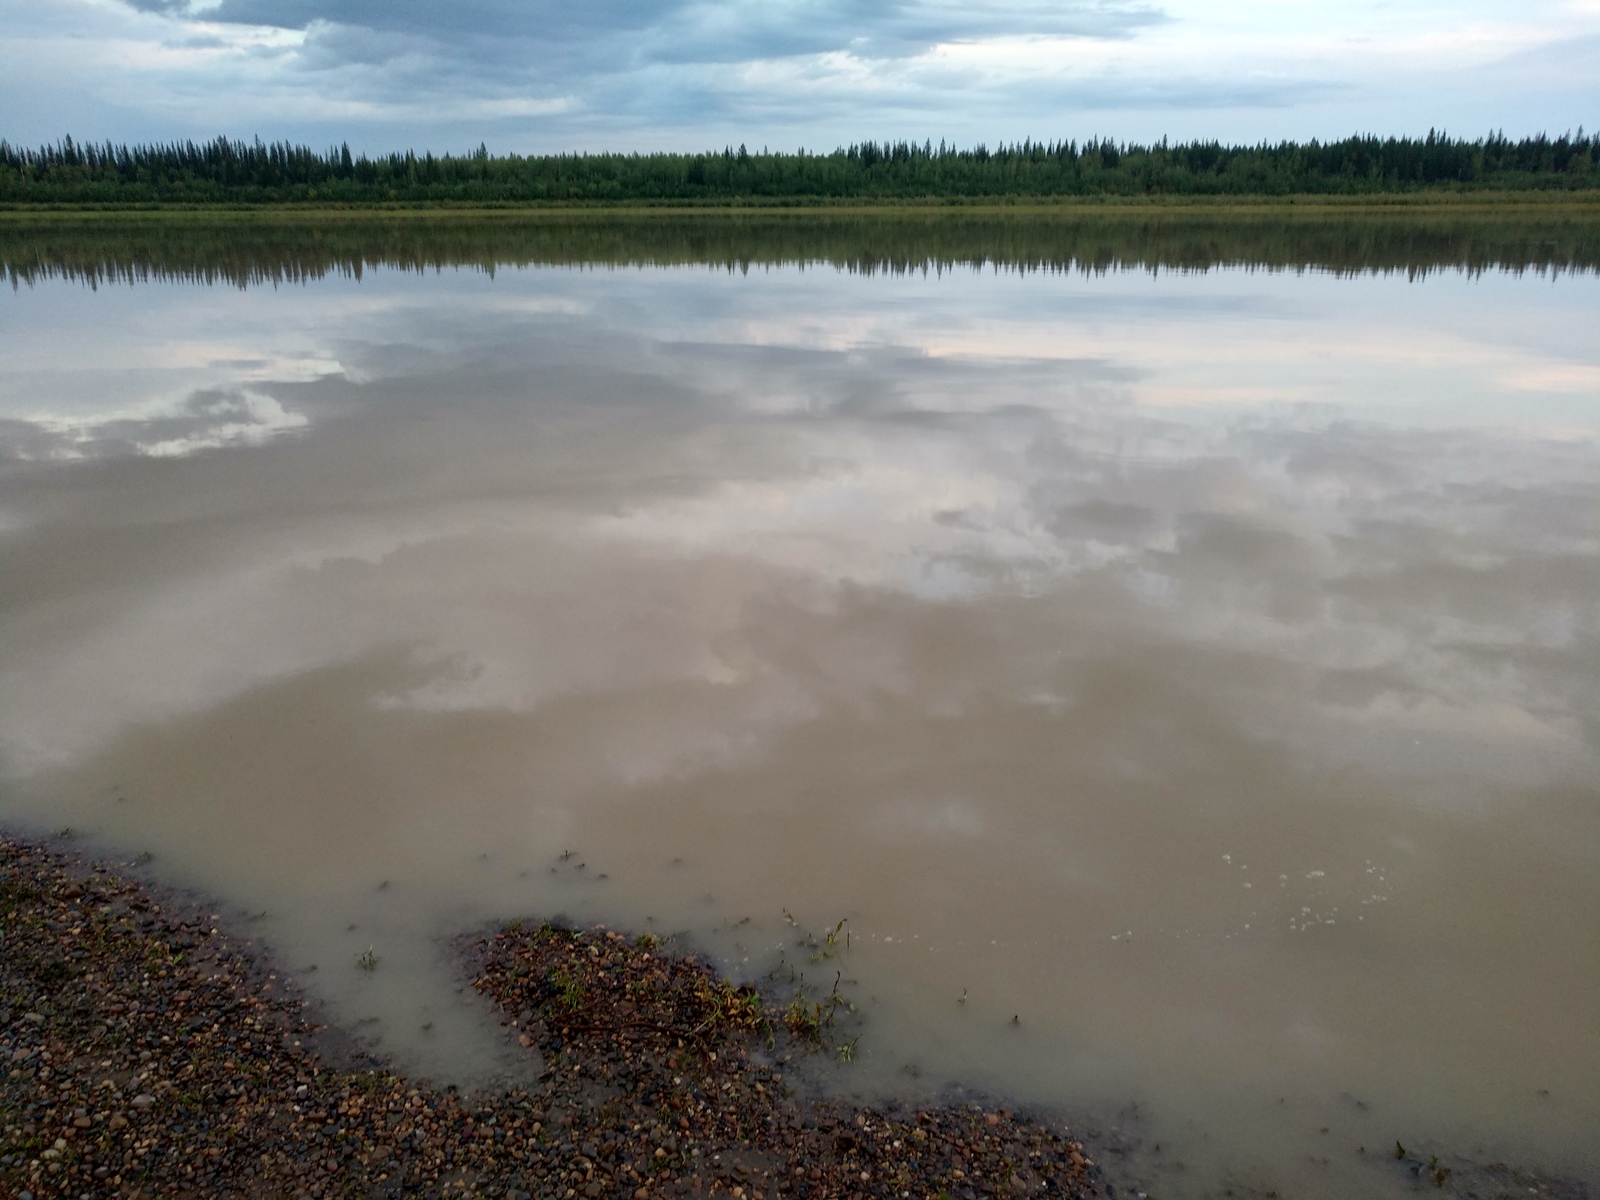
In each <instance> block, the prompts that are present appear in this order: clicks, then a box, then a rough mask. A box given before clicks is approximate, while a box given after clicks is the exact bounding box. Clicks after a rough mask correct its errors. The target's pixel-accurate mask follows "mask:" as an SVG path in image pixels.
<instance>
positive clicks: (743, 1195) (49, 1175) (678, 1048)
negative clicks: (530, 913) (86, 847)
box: [0, 837, 1100, 1200]
mask: <svg viewBox="0 0 1600 1200" xmlns="http://www.w3.org/2000/svg"><path fill="white" fill-rule="evenodd" d="M470 949H471V954H470V958H471V960H472V963H473V966H474V968H475V970H476V976H475V978H474V981H473V982H474V986H476V987H477V988H478V989H479V991H481V992H483V993H484V994H485V995H487V996H489V997H491V998H492V999H493V1000H494V1001H495V1002H496V1003H497V1004H498V1005H499V1006H500V1009H501V1012H502V1017H503V1019H504V1020H505V1021H506V1022H507V1024H509V1025H512V1026H514V1028H515V1032H516V1036H517V1038H518V1041H519V1042H520V1043H521V1044H522V1045H523V1046H524V1047H526V1048H527V1049H528V1051H529V1053H530V1055H532V1054H533V1053H534V1052H535V1051H537V1052H538V1053H539V1055H540V1056H541V1058H542V1062H543V1064H544V1071H543V1074H542V1075H541V1076H540V1077H539V1081H538V1083H537V1084H536V1085H535V1086H533V1087H529V1088H511V1089H507V1090H503V1091H499V1092H496V1093H494V1094H492V1095H487V1094H480V1095H472V1096H467V1095H462V1094H458V1093H456V1092H455V1091H454V1090H451V1089H445V1090H435V1089H432V1088H430V1087H429V1086H428V1085H426V1084H425V1083H422V1082H420V1081H411V1080H407V1079H405V1078H403V1077H402V1076H400V1075H399V1074H397V1073H395V1072H393V1071H391V1070H388V1069H386V1068H384V1067H382V1066H381V1065H378V1064H368V1065H364V1064H362V1063H360V1062H353V1061H352V1056H351V1055H349V1054H347V1053H346V1054H340V1053H332V1052H330V1051H329V1050H328V1047H329V1046H331V1045H333V1044H334V1041H335V1039H334V1038H333V1037H332V1036H331V1035H330V1033H329V1031H328V1030H327V1029H326V1028H325V1027H324V1026H321V1025H319V1024H318V1023H317V1022H316V1020H315V1018H314V1014H313V1013H312V1012H311V1011H310V1010H309V1009H308V1007H307V1005H306V1002H305V1001H304V999H303V998H301V997H300V996H299V995H298V994H297V993H296V992H295V991H294V990H293V989H292V988H291V987H290V986H289V984H288V983H287V982H286V980H284V979H280V978H279V977H278V975H277V973H275V972H274V971H273V970H272V969H271V965H270V963H265V962H262V961H260V960H259V958H258V957H257V956H256V955H254V954H253V953H251V952H250V951H249V950H248V949H247V948H245V947H243V946H241V945H239V944H238V943H237V942H235V940H234V939H233V938H231V937H230V935H229V934H228V932H227V931H226V930H224V929H222V928H221V927H220V926H219V924H218V923H217V922H216V920H215V919H214V917H213V916H212V915H211V914H208V913H206V912H205V911H204V910H203V909H201V908H196V907H194V906H193V905H192V904H189V903H186V902H181V901H180V902H174V901H172V900H170V899H165V898H161V897H158V896H156V895H155V894H153V893H152V891H151V890H150V889H149V888H147V887H146V886H145V885H143V884H141V883H139V882H137V881H134V880H131V879H129V878H126V877H124V876H120V875H119V874H118V873H117V872H116V871H115V870H114V869H112V868H110V867H108V866H106V865H104V864H90V863H79V862H73V861H70V860H68V859H65V858H63V857H62V856H60V855H58V854H55V853H53V852H51V851H50V850H48V849H46V848H44V847H41V846H39V845H37V844H32V843H29V842H26V841H22V840H19V839H14V838H9V837H0V1054H3V1055H4V1059H5V1061H4V1063H3V1064H0V1193H3V1194H5V1195H8V1196H16V1197H18V1198H19V1200H21V1198H26V1197H30V1196H31V1197H32V1198H33V1200H43V1198H44V1197H112V1196H117V1197H136V1196H137V1197H151V1196H205V1197H213V1196H216V1197H223V1196H227V1197H234V1196H237V1197H251V1198H257V1197H259V1198H262V1200H266V1198H269V1197H271V1198H276V1197H317V1198H319V1200H320V1198H322V1197H335V1196H373V1197H399V1196H482V1197H507V1198H514V1200H524V1198H528V1197H535V1196H537V1197H560V1198H563V1200H576V1198H577V1197H580V1196H581V1197H585V1198H588V1200H592V1198H594V1197H600V1196H612V1197H632V1198H634V1200H652V1198H655V1197H673V1196H710V1195H720V1196H732V1197H738V1198H740V1200H774V1198H776V1197H786V1198H787V1197H794V1198H797V1200H827V1198H831V1197H843V1196H862V1197H866V1196H873V1197H916V1198H918V1200H929V1198H933V1197H940V1196H948V1197H950V1198H951V1200H977V1197H979V1196H985V1197H991V1196H993V1197H1000V1196H1023V1195H1038V1196H1064V1197H1074V1198H1085V1197H1092V1196H1098V1195H1099V1194H1100V1193H1099V1192H1098V1191H1097V1189H1096V1186H1095V1178H1096V1176H1097V1174H1098V1169H1097V1168H1096V1167H1095V1166H1094V1164H1092V1163H1091V1162H1090V1161H1089V1160H1088V1159H1087V1158H1086V1157H1085V1156H1084V1153H1083V1148H1082V1146H1081V1145H1079V1144H1078V1143H1077V1142H1075V1141H1073V1140H1071V1139H1070V1138H1069V1137H1068V1136H1067V1134H1066V1131H1065V1130H1064V1129H1062V1128H1061V1127H1060V1126H1059V1125H1058V1124H1056V1123H1053V1122H1050V1121H1047V1120H1036V1119H1033V1118H1030V1117H1027V1116H1019V1115H1015V1114H1012V1113H1010V1112H1007V1111H1005V1110H1002V1109H995V1108H984V1107H981V1106H979V1105H975V1104H967V1105H960V1106H950V1107H942V1108H922V1109H907V1110H904V1111H898V1110H891V1111H883V1110H879V1109H875V1108H867V1107H858V1106H852V1105H850V1104H847V1103H844V1102H840V1101H833V1100H812V1099H806V1098H804V1097H802V1096H801V1095H799V1094H798V1090H797V1088H796V1087H795V1086H794V1081H793V1078H792V1076H791V1074H790V1072H789V1070H788V1060H789V1059H790V1058H792V1057H794V1056H797V1055H798V1056H803V1055H805V1054H806V1053H808V1052H815V1051H818V1049H819V1047H821V1046H822V1045H823V1044H824V1043H825V1042H826V1040H827V1036H828V1023H829V1018H830V1016H831V1014H832V1008H831V1006H830V1001H829V1000H827V999H824V1000H820V1001H807V1000H805V999H794V1000H791V1001H790V1002H789V1003H788V1004H787V1006H785V1007H782V1008H777V1007H776V1006H774V1005H773V1003H772V1002H771V1001H770V1000H768V1001H767V1003H766V1004H763V997H761V996H759V995H758V994H757V993H756V992H755V991H753V990H752V989H750V988H748V987H735V986H733V985H731V984H730V983H728V982H727V981H726V980H723V979H719V978H718V977H717V976H716V975H715V974H714V973H713V972H712V971H711V970H709V969H708V968H707V967H706V966H704V965H703V964H702V963H700V962H698V961H696V960H694V959H693V958H688V957H684V956H681V955H677V954H673V953H669V952H668V950H667V948H665V947H662V946H660V945H658V944H657V943H655V942H654V940H653V939H650V938H648V937H646V938H643V939H638V940H629V939H626V938H624V937H622V936H621V935H619V934H617V933H615V932H611V931H606V930H601V929H592V930H572V929H561V928H555V927H552V926H549V925H544V926H540V927H538V928H531V927H523V926H520V925H518V924H516V923H513V924H512V925H510V926H507V927H506V928H505V929H503V930H501V931H500V932H498V933H496V934H494V935H493V936H490V937H485V938H482V939H479V940H478V941H477V942H476V943H475V944H474V945H473V946H472V947H471V948H470ZM832 1052H834V1053H844V1054H848V1053H849V1044H848V1043H846V1044H844V1045H842V1046H837V1047H832Z"/></svg>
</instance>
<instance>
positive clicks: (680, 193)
mask: <svg viewBox="0 0 1600 1200" xmlns="http://www.w3.org/2000/svg"><path fill="white" fill-rule="evenodd" d="M1597 159H1600V135H1590V136H1585V134H1584V132H1583V130H1582V129H1579V130H1578V132H1577V133H1576V134H1564V135H1562V136H1559V137H1548V136H1545V135H1542V134H1541V135H1539V136H1536V137H1524V138H1521V139H1518V140H1511V139H1509V138H1507V137H1505V136H1503V135H1502V134H1492V135H1490V136H1487V137H1483V138H1478V139H1476V140H1465V139H1459V138H1452V137H1450V136H1448V135H1446V134H1443V133H1438V132H1433V131H1430V132H1429V133H1428V135H1427V136H1426V137H1416V138H1411V137H1404V138H1396V137H1389V138H1379V137H1371V136H1362V137H1349V138H1345V139H1343V140H1342V141H1330V142H1319V141H1310V142H1279V143H1276V144H1268V143H1262V144H1260V145H1255V146H1226V145H1223V144H1221V143H1220V142H1215V141H1211V142H1200V141H1196V142H1188V143H1183V144H1173V145H1169V144H1168V143H1167V142H1166V141H1165V140H1163V141H1161V142H1158V143H1154V144H1150V145H1138V144H1131V143H1122V142H1115V141H1111V140H1107V139H1091V140H1089V141H1086V142H1082V143H1079V142H1077V141H1053V142H1035V141H1024V142H1021V143H1017V144H1012V145H1000V146H997V147H995V148H993V149H991V148H989V147H987V146H984V145H978V146H973V147H968V148H957V147H955V146H951V145H948V144H946V143H945V142H942V141H941V142H940V143H939V144H938V145H937V146H935V145H934V144H933V143H931V142H924V143H922V144H921V145H918V144H916V143H912V142H903V141H902V142H885V143H877V142H870V141H869V142H861V143H858V144H855V145H851V146H848V147H843V148H840V149H837V150H834V151H832V152H831V153H808V152H806V151H804V150H800V151H795V152H773V151H768V150H766V149H763V150H761V151H760V152H752V151H750V150H749V149H748V148H747V147H745V146H740V147H738V148H737V149H734V148H732V147H728V148H725V149H723V150H721V151H717V152H711V153H703V154H672V153H652V154H545V155H531V156H525V155H519V154H507V155H491V154H490V153H489V151H488V148H487V147H486V146H483V145H480V146H479V147H478V149H477V150H476V151H474V152H472V153H468V154H463V155H451V154H444V155H435V154H432V153H424V154H416V153H414V152H411V151H407V152H405V153H395V154H388V155H384V156H379V157H369V156H367V155H365V154H352V153H351V151H350V147H349V146H348V145H342V146H337V147H333V148H330V149H328V150H326V151H317V150H314V149H312V148H310V147H309V146H303V145H293V144H291V143H289V142H263V141H261V140H259V139H258V140H256V141H254V142H244V141H236V140H229V139H228V138H225V137H219V138H217V139H215V140H214V141H210V142H203V143H196V142H192V141H185V142H171V143H167V144H164V145H134V146H128V145H114V144H112V143H109V142H107V143H99V144H95V143H88V142H78V141H74V140H73V139H72V138H70V137H64V138H62V139H61V140H60V141H59V142H57V143H56V144H54V145H47V146H41V147H38V148H36V149H30V148H25V147H22V146H17V145H12V144H11V143H10V142H8V141H3V140H0V206H3V207H9V208H19V207H21V208H25V207H34V206H71V207H123V206H133V207H166V206H179V207H183V206H212V205H273V204H297V205H313V206H318V207H338V206H346V205H353V206H369V205H379V206H381V205H416V204H426V205H462V206H483V207H493V206H502V205H505V206H511V205H618V204H625V205H730V204H746V205H782V204H794V205H808V204H811V205H829V204H834V205H836V204H858V203H865V204H873V203H918V202H935V203H937V202H944V203H958V204H959V203H981V202H994V201H1017V200H1043V201H1048V200H1056V199H1065V198H1071V197H1108V198H1116V197H1127V198H1134V197H1152V196H1153V197H1161V196H1170V197H1183V196H1196V197H1199V196H1241V197H1242V196H1267V197H1272V196H1293V195H1321V196H1345V195H1372V194H1382V193H1408V192H1446V193H1448V192H1460V191H1489V190H1495V191H1530V190H1538V191H1561V190H1566V191H1573V190H1591V189H1597V188H1600V170H1597V169H1596V160H1597Z"/></svg>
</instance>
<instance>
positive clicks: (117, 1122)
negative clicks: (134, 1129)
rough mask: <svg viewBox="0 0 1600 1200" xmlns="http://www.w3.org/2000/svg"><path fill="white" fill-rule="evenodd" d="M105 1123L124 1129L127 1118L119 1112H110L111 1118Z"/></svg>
mask: <svg viewBox="0 0 1600 1200" xmlns="http://www.w3.org/2000/svg"><path fill="white" fill-rule="evenodd" d="M106 1124H107V1125H108V1126H110V1127H111V1128H112V1129H126V1128H127V1127H128V1118H127V1117H125V1116H123V1115H122V1114H121V1113H112V1114H111V1120H109V1121H107V1122H106Z"/></svg>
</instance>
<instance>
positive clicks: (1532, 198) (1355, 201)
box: [0, 189, 1600, 222]
mask: <svg viewBox="0 0 1600 1200" xmlns="http://www.w3.org/2000/svg"><path fill="white" fill-rule="evenodd" d="M1518 209H1526V210H1535V211H1538V212H1541V213H1548V212H1553V211H1560V210H1569V211H1575V212H1584V213H1597V214H1600V190H1594V191H1577V190H1566V189H1563V190H1559V191H1557V190H1552V189H1538V190H1525V191H1500V190H1492V189H1481V190H1473V191H1454V190H1452V191H1445V190H1432V189H1429V190H1418V191H1411V192H1373V193H1363V194H1359V195H1342V196H1341V195H1327V194H1322V193H1297V194H1294V195H1285V196H1275V195H1204V196H1197V195H1152V196H1069V197H1048V196H1018V197H1008V196H991V197H975V198H972V199H943V198H925V199H916V200H912V199H895V198H890V199H884V200H861V199H852V200H849V201H830V200H820V199H815V198H811V197H805V196H796V197H784V198H774V197H749V198H740V199H730V200H717V201H706V202H699V203H691V202H684V201H662V202H660V203H650V202H643V201H637V200H629V201H617V202H608V201H530V202H493V203H462V202H455V201H448V200H439V201H420V200H419V201H398V200H396V201H383V202H371V203H327V202H323V201H296V200H283V201H269V202H265V203H246V202H229V203H208V204H176V203H167V202H157V203H145V204H118V203H108V204H73V203H40V204H17V203H0V221H6V222H10V221H17V220H19V219H26V218H35V219H37V218H67V217H70V218H104V217H147V218H152V219H174V218H181V217H227V218H246V217H251V218H261V217H269V216H270V217H286V218H296V219H300V218H317V219H340V218H351V217H365V216H388V217H412V218H420V217H455V218H504V217H517V216H521V217H528V216H535V215H550V216H554V215H560V216H580V215H594V216H667V217H670V216H696V217H708V216H713V215H726V216H748V215H752V214H762V215H803V214H812V213H815V214H819V215H841V214H849V215H869V214H913V213H914V214H919V215H930V216H931V215H938V214H969V215H970V214H978V213H985V214H1000V213H1018V214H1022V213H1027V214H1061V215H1063V216H1067V215H1079V214H1082V215H1089V214H1093V215H1096V216H1112V215H1117V214H1122V213H1126V214H1129V215H1144V214H1149V213H1153V212H1162V211H1167V212H1193V213H1197V214H1198V213H1205V214H1207V215H1249V214H1258V213H1272V214H1274V215H1283V214H1285V213H1288V212H1294V213H1303V214H1306V215H1316V214H1319V213H1338V214H1340V215H1350V214H1357V213H1370V214H1378V213H1397V212H1406V213H1414V212H1427V211H1431V210H1437V211H1443V212H1451V213H1461V212H1463V211H1479V212H1490V211H1492V212H1496V213H1501V212H1506V211H1508V210H1518Z"/></svg>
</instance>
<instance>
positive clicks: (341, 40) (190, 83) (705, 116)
mask: <svg viewBox="0 0 1600 1200" xmlns="http://www.w3.org/2000/svg"><path fill="white" fill-rule="evenodd" d="M1580 125H1587V126H1588V127H1589V128H1591V129H1592V128H1594V127H1595V126H1597V125H1600V0H1521V2H1520V3H1501V2H1497V0H1452V2H1445V0H583V2H581V3H572V2H568V3H556V2H554V0H0V137H4V138H6V139H8V140H10V141H12V142H14V143H23V144H36V143H39V142H43V141H53V140H55V139H56V138H59V137H61V136H62V135H63V134H71V135H72V136H74V137H76V138H79V139H90V140H97V141H98V140H103V139H114V140H118V141H151V140H168V139H172V138H208V137H213V136H216V135H218V134H225V135H227V136H230V137H243V138H254V137H257V136H259V137H262V138H265V139H268V140H276V139H280V138H289V139H293V140H295V141H305V142H308V143H310V144H312V145H315V146H318V147H321V146H324V145H327V144H331V143H336V142H339V141H347V142H348V143H349V144H350V145H351V147H352V148H354V149H356V150H357V151H367V152H383V151H386V150H389V149H398V148H414V149H418V150H422V149H431V150H434V151H438V152H444V151H452V150H455V151H460V150H466V149H470V148H473V147H476V146H477V145H478V144H479V142H484V143H486V144H487V145H488V146H489V148H490V149H491V151H494V152H497V153H499V152H511V151H515V152H521V153H529V152H551V151H565V150H621V151H632V150H638V151H648V150H654V149H683V150H703V149H714V148H720V147H722V146H724V145H737V144H740V143H748V144H749V145H750V146H751V147H752V148H754V147H758V146H771V147H772V148H774V149H794V148H797V147H800V146H804V147H806V148H808V149H812V150H828V149H832V148H834V147H835V146H838V145H841V144H847V143H849V142H853V141H860V140H865V139H875V140H883V139H899V138H909V139H913V140H916V141H919V142H920V141H923V140H925V139H926V140H932V141H934V142H938V141H939V140H940V139H948V140H950V141H953V142H957V143H959V144H962V145H970V144H972V143H975V142H980V141H982V142H986V143H988V144H991V145H992V144H994V143H995V142H999V141H1014V140H1021V139H1023V138H1030V137H1031V138H1035V139H1045V140H1053V139H1058V138H1077V139H1080V140H1081V139H1084V138H1087V137H1090V136H1110V137H1114V138H1118V139H1122V140H1154V139H1159V138H1161V137H1171V138H1173V139H1176V140H1187V139H1191V138H1211V137H1216V138H1221V139H1223V140H1225V141H1236V142H1254V141H1258V140H1261V139H1274V140H1275V139H1279V138H1295V139H1306V138H1311V137H1319V138H1330V137H1341V136H1345V135H1348V134H1351V133H1357V132H1372V133H1380V134H1407V133H1410V134H1417V133H1426V132H1427V130H1429V129H1430V128H1441V129H1446V130H1448V131H1450V132H1451V133H1454V134H1458V135H1472V136H1477V135H1481V134H1482V133H1484V132H1486V131H1488V130H1491V129H1503V130H1504V131H1505V132H1506V133H1507V134H1510V135H1513V136H1517V135H1522V134H1529V133H1538V132H1550V133H1560V132H1564V131H1567V130H1575V129H1576V128H1577V127H1579V126H1580Z"/></svg>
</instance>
